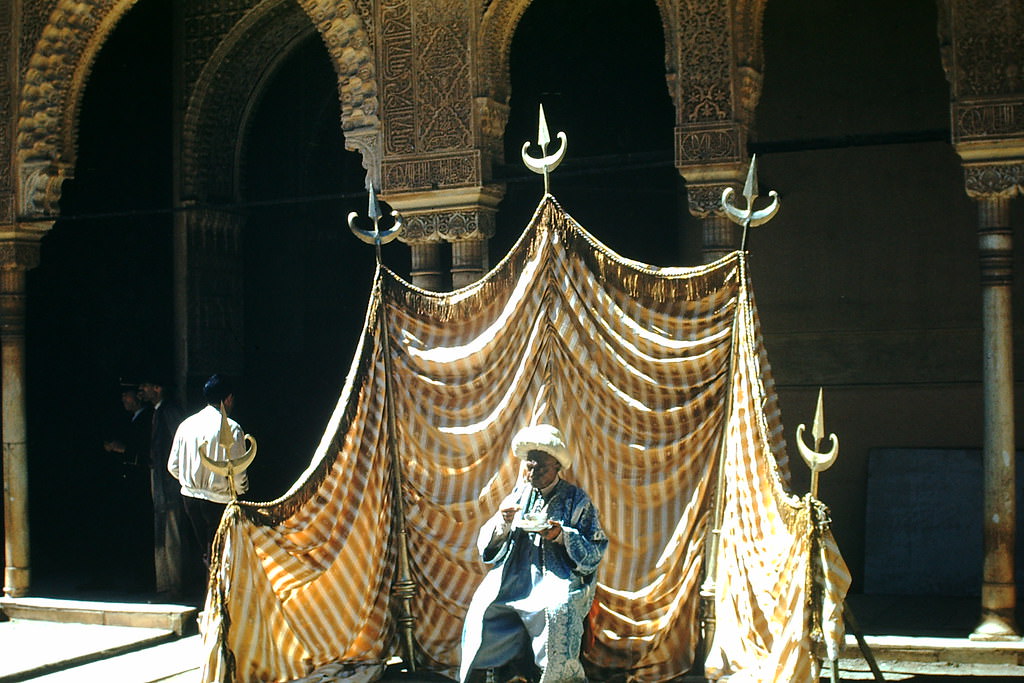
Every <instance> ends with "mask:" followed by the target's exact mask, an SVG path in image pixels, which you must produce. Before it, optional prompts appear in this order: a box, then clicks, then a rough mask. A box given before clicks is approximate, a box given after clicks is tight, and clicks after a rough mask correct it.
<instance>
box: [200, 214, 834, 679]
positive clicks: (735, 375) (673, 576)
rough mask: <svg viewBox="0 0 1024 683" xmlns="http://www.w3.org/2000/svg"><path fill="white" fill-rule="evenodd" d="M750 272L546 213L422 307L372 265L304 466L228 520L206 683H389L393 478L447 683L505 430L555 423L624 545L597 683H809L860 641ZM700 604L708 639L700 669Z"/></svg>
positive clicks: (580, 478)
mask: <svg viewBox="0 0 1024 683" xmlns="http://www.w3.org/2000/svg"><path fill="white" fill-rule="evenodd" d="M745 258H746V257H745V255H744V254H741V253H734V254H732V255H730V256H728V257H725V258H723V259H721V260H719V261H717V262H715V263H712V264H709V265H707V266H702V267H697V268H655V267H651V266H647V265H644V264H641V263H637V262H633V261H629V260H627V259H624V258H622V257H620V256H618V255H616V254H615V253H613V252H612V251H610V250H609V249H608V248H607V247H605V246H603V245H602V244H600V243H599V242H598V241H597V240H596V239H594V238H593V237H592V236H591V235H590V234H588V233H587V232H586V231H585V230H584V229H583V228H582V227H581V226H580V225H579V224H578V223H576V222H575V221H574V220H573V219H572V218H571V217H569V216H568V215H567V214H566V213H565V212H564V211H563V210H562V209H561V207H560V206H559V205H558V204H557V203H556V202H555V200H554V199H553V198H552V197H550V195H549V196H547V197H545V199H544V201H543V202H542V203H541V205H540V206H539V207H538V210H537V212H536V213H535V215H534V218H533V220H532V221H531V224H530V226H529V227H528V228H527V230H526V231H525V232H524V234H523V236H522V237H521V238H520V240H519V242H518V243H517V244H516V246H515V247H514V248H513V249H512V250H511V252H510V253H509V254H508V255H507V256H506V257H505V259H504V260H502V262H501V263H500V264H498V266H497V267H496V268H494V269H493V270H492V271H491V272H490V273H489V274H488V275H487V276H486V277H485V278H483V279H482V280H481V281H479V282H477V283H475V284H473V285H471V286H469V287H466V288H464V289H460V290H457V291H455V292H448V293H433V292H427V291H423V290H420V289H417V288H415V287H413V286H411V285H409V284H408V283H406V282H404V281H403V280H401V279H400V278H398V277H397V276H396V275H394V274H393V273H392V272H390V271H389V270H387V269H385V268H379V269H378V271H377V274H376V276H375V279H374V282H373V288H372V295H371V297H370V301H369V305H368V310H367V315H366V320H365V324H364V327H363V331H362V337H361V342H360V345H359V347H358V349H357V351H356V355H355V358H354V359H353V363H352V366H351V370H350V372H349V375H348V377H347V379H346V382H345V386H344V389H343V390H342V393H341V398H340V400H339V402H338V405H337V408H336V410H335V411H334V414H333V416H332V418H331V421H330V423H329V424H328V426H327V429H326V432H325V434H324V437H323V440H322V441H321V443H320V446H319V448H317V450H316V452H315V454H314V455H313V458H312V461H311V463H310V465H309V467H308V469H307V470H306V472H305V473H304V474H303V476H302V477H301V478H300V480H299V481H298V482H296V484H295V485H294V486H293V487H292V489H291V490H290V491H289V492H288V493H287V494H286V495H284V496H283V497H281V498H280V499H278V500H275V501H272V502H268V503H248V502H246V503H239V504H237V505H231V506H229V508H228V510H227V511H226V513H225V515H224V519H223V520H222V523H221V527H220V530H219V532H218V538H217V542H216V544H215V545H216V547H215V553H216V557H217V561H216V563H215V566H214V567H212V569H211V583H210V586H211V590H210V594H209V597H208V601H207V605H206V611H205V616H204V620H203V623H202V628H203V633H204V644H205V645H204V646H205V653H206V656H205V660H206V661H205V662H204V672H203V680H204V681H234V680H237V681H291V680H297V679H303V678H304V677H305V678H307V680H310V681H312V680H317V681H327V680H374V679H375V678H377V677H379V676H380V675H381V673H382V671H383V666H384V662H386V661H387V660H388V658H389V657H392V656H394V655H397V654H401V646H400V641H401V640H402V639H401V635H402V634H401V628H400V626H399V625H398V622H397V618H396V616H395V604H396V603H397V602H398V600H397V599H396V598H395V597H393V595H392V587H393V584H394V583H395V582H396V581H397V580H398V578H399V577H398V569H397V564H398V552H397V547H398V545H397V544H398V543H399V539H400V538H401V536H400V535H399V534H398V533H396V527H397V526H398V518H397V516H396V514H395V512H394V510H395V502H396V501H395V500H394V496H393V491H394V490H395V489H394V487H393V483H394V481H393V480H392V478H393V477H399V483H400V490H401V500H400V501H398V502H399V504H400V505H401V510H402V511H403V512H404V518H405V530H406V539H407V544H406V545H407V548H408V557H409V573H410V576H411V579H412V581H413V582H415V584H416V588H417V590H416V594H415V597H414V598H413V599H412V612H413V616H414V617H415V623H414V635H415V642H416V646H417V648H418V650H419V655H418V659H419V662H418V666H419V667H420V668H431V669H435V670H437V671H440V672H443V673H451V672H452V671H454V669H456V668H457V665H458V661H459V637H460V631H461V628H462V620H463V618H464V615H465V612H466V608H467V607H468V605H469V601H470V598H471V596H472V594H473V591H474V589H475V588H476V585H477V583H478V582H479V580H480V579H481V578H482V576H483V572H484V567H483V565H482V564H481V563H480V562H479V560H478V559H477V557H476V550H475V540H476V535H477V531H478V529H479V527H480V526H481V524H482V523H483V521H484V520H485V519H487V518H488V517H489V516H490V515H491V514H493V513H494V511H495V510H496V507H497V505H498V503H499V501H500V500H501V499H502V497H503V496H504V495H505V494H506V493H507V492H508V491H510V490H511V489H512V487H513V485H514V483H515V481H516V479H517V477H519V476H520V461H519V460H518V459H516V458H515V457H514V455H513V454H512V452H511V449H510V442H511V439H512V436H513V435H514V434H515V432H516V431H518V430H519V429H520V428H521V427H523V426H525V425H527V424H531V423H536V422H549V423H551V424H554V425H556V426H558V427H559V428H560V429H561V430H562V431H563V433H564V434H565V437H566V441H567V444H568V447H569V451H570V453H571V455H572V457H573V459H574V463H573V466H572V467H571V468H569V469H568V470H566V471H565V472H564V475H565V477H566V478H567V479H569V480H570V481H572V482H574V483H575V484H577V485H578V486H580V487H582V488H583V489H584V490H585V491H586V492H587V493H588V494H589V495H590V497H591V498H592V499H593V501H594V503H595V504H596V506H597V508H598V510H599V512H600V516H601V523H602V526H603V527H604V529H605V531H606V532H607V534H608V536H609V539H610V543H609V547H608V551H607V554H606V555H605V560H604V563H603V564H602V566H601V568H600V569H599V571H598V588H597V597H596V599H595V602H594V608H593V609H592V610H591V615H590V624H589V629H588V634H589V636H588V639H587V641H586V643H585V645H584V650H583V658H584V660H585V665H586V667H587V669H588V674H589V676H590V677H591V678H592V679H595V680H600V679H602V678H610V677H612V676H616V677H621V676H623V675H624V677H625V679H626V680H629V681H665V680H670V679H672V678H675V677H677V676H680V675H681V674H683V673H685V672H687V671H689V670H691V669H696V670H697V671H698V672H699V671H700V668H701V667H704V666H706V671H707V674H708V675H709V676H711V677H715V678H717V677H720V676H723V675H730V676H731V677H732V680H734V681H738V680H766V681H771V680H779V681H811V680H814V679H816V677H817V674H818V670H819V659H818V657H819V656H821V655H823V654H825V653H826V652H828V653H831V654H833V655H834V653H835V651H836V647H837V644H838V643H839V642H840V641H841V638H842V624H841V618H840V615H841V606H842V601H843V599H844V596H845V592H846V589H847V587H848V585H849V575H848V573H847V571H846V567H845V565H844V564H843V561H842V558H841V557H840V556H839V553H838V551H837V549H836V547H835V543H834V541H833V539H832V536H831V534H830V533H829V531H828V528H827V514H825V511H824V510H823V508H822V507H821V506H820V504H819V503H817V502H816V501H814V500H813V499H811V498H810V497H805V498H804V499H800V498H797V497H795V496H792V495H790V494H789V493H787V492H786V481H787V474H786V473H787V458H786V449H785V441H784V439H783V435H782V426H781V420H780V415H779V410H778V404H777V400H776V395H775V391H774V385H773V382H772V379H771V375H770V370H769V366H768V362H767V357H766V354H765V350H764V346H763V344H762V340H761V335H760V331H759V327H758V320H757V313H756V309H755V306H754V301H753V295H752V291H751V286H750V281H749V274H748V272H747V268H746V262H745ZM385 329H386V331H387V335H384V334H382V330H385ZM386 353H387V354H389V355H388V361H389V362H388V363H385V354H386ZM386 365H387V366H388V368H389V371H390V373H391V377H390V379H391V382H390V386H391V387H392V389H393V393H392V400H391V401H390V402H388V401H387V400H386V381H385V366H386ZM389 405H390V406H393V411H394V412H393V420H388V419H387V410H388V406H389ZM389 424H391V425H393V429H394V433H393V434H389V433H388V429H389V427H388V425H389ZM389 444H393V445H394V449H395V450H394V454H391V453H389V450H388V448H389ZM393 463H397V464H398V466H397V468H396V467H394V466H393ZM720 469H721V473H722V476H719V471H720ZM716 518H717V519H718V520H720V527H721V533H720V534H718V535H717V537H718V538H719V539H720V540H719V541H718V542H717V543H713V544H709V542H708V539H709V538H711V537H712V535H711V534H709V527H711V526H713V524H714V520H715V519H716ZM714 550H717V553H716V554H715V555H714V558H710V557H709V553H710V552H712V551H714ZM709 560H710V561H709ZM706 567H712V568H713V569H714V574H713V576H710V577H705V576H704V573H705V571H706V569H705V568H706ZM705 579H707V580H705ZM702 585H703V586H704V587H705V589H707V590H706V591H705V592H706V593H707V594H708V595H709V596H710V597H709V604H708V608H709V609H713V613H714V621H713V624H714V629H713V635H712V633H711V632H709V633H708V636H709V637H712V641H711V642H710V643H709V644H707V645H706V647H705V651H706V652H707V653H708V655H707V659H706V662H695V652H696V646H697V643H698V640H699V638H700V634H701V628H700V619H699V618H698V613H699V612H698V610H699V607H700V604H701V586H702Z"/></svg>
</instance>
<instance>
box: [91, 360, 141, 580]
mask: <svg viewBox="0 0 1024 683" xmlns="http://www.w3.org/2000/svg"><path fill="white" fill-rule="evenodd" d="M121 405H122V406H123V407H124V409H125V412H126V415H125V416H124V418H123V420H122V421H121V422H120V423H119V424H118V425H116V427H114V428H113V429H112V431H113V432H114V434H113V438H112V439H110V440H109V441H105V442H104V443H103V448H104V450H106V451H107V452H108V453H115V454H117V460H118V462H117V465H116V467H117V472H116V474H114V473H112V474H114V476H115V477H116V478H117V484H118V486H117V488H116V489H114V490H115V491H116V498H115V499H114V500H116V501H117V502H116V510H117V513H116V521H117V523H118V524H119V525H120V528H121V529H123V530H124V532H125V534H126V535H127V536H126V537H127V538H130V539H134V542H132V543H124V542H123V538H122V539H119V540H118V542H117V543H116V544H115V547H116V550H113V551H112V552H111V557H112V559H114V560H115V562H116V563H117V566H118V567H120V568H121V574H120V575H119V578H118V579H117V581H118V583H119V584H120V585H124V586H130V587H132V588H137V589H138V590H140V591H145V590H148V589H150V588H151V587H152V585H153V560H152V557H153V552H152V549H151V548H152V541H151V538H152V527H153V515H152V510H153V502H152V499H151V495H150V489H151V483H150V479H151V478H152V477H151V473H150V466H149V449H150V438H151V436H152V435H151V432H152V431H153V406H151V405H149V404H148V403H145V402H143V400H142V397H141V396H140V395H139V385H138V383H137V382H133V381H130V380H125V379H123V378H122V380H121Z"/></svg>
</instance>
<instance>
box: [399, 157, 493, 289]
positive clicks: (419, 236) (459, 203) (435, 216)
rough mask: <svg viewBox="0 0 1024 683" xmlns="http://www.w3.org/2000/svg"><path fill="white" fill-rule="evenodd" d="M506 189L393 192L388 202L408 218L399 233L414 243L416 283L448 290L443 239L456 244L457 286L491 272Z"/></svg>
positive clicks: (454, 277) (454, 276)
mask: <svg viewBox="0 0 1024 683" xmlns="http://www.w3.org/2000/svg"><path fill="white" fill-rule="evenodd" d="M387 168H388V164H387V163H385V169H387ZM502 195H503V188H498V187H490V186H488V187H469V188H454V189H437V190H426V191H409V192H401V191H399V192H389V193H388V194H387V196H386V199H387V202H388V203H389V204H390V205H391V206H392V207H393V208H394V209H395V210H397V211H398V212H400V213H401V214H402V217H403V219H404V221H405V228H404V229H403V231H402V234H401V235H399V238H398V239H400V240H402V241H403V242H406V243H408V244H409V245H410V246H411V247H412V250H413V252H412V281H413V284H414V285H416V286H418V287H423V288H424V289H430V290H434V291H442V290H443V289H445V286H446V285H447V284H449V283H448V282H445V281H446V280H447V279H448V278H446V277H444V274H443V273H442V271H441V267H440V264H441V253H440V245H441V243H442V242H450V243H451V245H452V260H451V280H450V285H451V287H452V288H453V289H458V288H459V287H464V286H466V285H468V284H471V283H473V282H476V281H477V280H479V279H480V277H481V276H482V275H483V274H484V273H486V272H487V269H488V266H489V263H490V260H489V258H488V254H487V241H488V239H490V238H491V237H492V236H493V235H494V215H495V213H496V211H497V205H498V202H499V201H500V200H501V197H502Z"/></svg>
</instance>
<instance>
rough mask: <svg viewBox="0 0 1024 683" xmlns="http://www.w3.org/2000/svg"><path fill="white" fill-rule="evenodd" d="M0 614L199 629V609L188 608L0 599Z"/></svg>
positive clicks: (183, 631)
mask: <svg viewBox="0 0 1024 683" xmlns="http://www.w3.org/2000/svg"><path fill="white" fill-rule="evenodd" d="M0 612H3V613H4V614H5V615H7V617H8V618H10V619H20V620H33V621H52V622H60V623H73V624H99V625H103V626H133V627H136V628H152V629H162V630H166V631H171V632H173V633H174V634H176V635H178V636H184V635H188V634H191V633H195V632H196V629H197V624H196V614H197V610H196V608H195V607H189V606H187V605H172V604H149V603H128V602H124V603H122V602H91V601H84V600H62V599H57V598H11V597H0Z"/></svg>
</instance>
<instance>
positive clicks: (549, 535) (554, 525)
mask: <svg viewBox="0 0 1024 683" xmlns="http://www.w3.org/2000/svg"><path fill="white" fill-rule="evenodd" d="M537 533H538V534H540V535H541V536H543V537H544V539H545V540H547V541H553V540H555V539H556V538H558V534H560V533H562V525H561V524H559V523H558V522H556V521H554V520H551V519H549V520H548V528H547V529H544V531H538V532H537Z"/></svg>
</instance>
